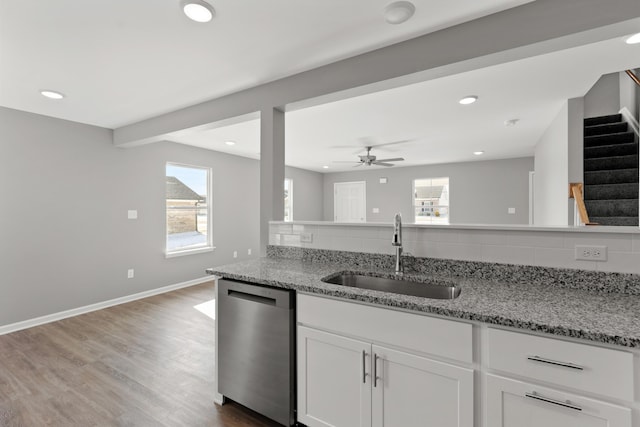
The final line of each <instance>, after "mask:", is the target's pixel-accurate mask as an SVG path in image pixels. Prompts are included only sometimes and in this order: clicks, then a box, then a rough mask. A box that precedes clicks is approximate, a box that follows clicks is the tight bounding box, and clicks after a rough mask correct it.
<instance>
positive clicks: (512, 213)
mask: <svg viewBox="0 0 640 427" xmlns="http://www.w3.org/2000/svg"><path fill="white" fill-rule="evenodd" d="M507 213H508V214H509V215H515V214H516V208H508V209H507Z"/></svg>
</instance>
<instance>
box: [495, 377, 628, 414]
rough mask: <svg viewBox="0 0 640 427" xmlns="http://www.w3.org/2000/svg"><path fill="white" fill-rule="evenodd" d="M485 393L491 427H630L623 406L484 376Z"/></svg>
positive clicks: (626, 412)
mask: <svg viewBox="0 0 640 427" xmlns="http://www.w3.org/2000/svg"><path fill="white" fill-rule="evenodd" d="M486 390H487V395H486V405H487V407H486V413H487V425H489V426H491V427H521V426H523V425H525V424H526V425H528V426H562V427H587V426H589V427H591V426H607V427H631V409H630V408H626V407H624V406H618V405H612V404H610V403H606V402H602V401H599V400H595V399H588V398H586V397H583V396H580V395H576V394H571V393H566V392H562V391H558V390H555V389H552V388H547V387H540V386H537V385H534V384H530V383H526V382H523V381H516V380H512V379H508V378H503V377H499V376H496V375H487V388H486ZM524 420H526V421H524Z"/></svg>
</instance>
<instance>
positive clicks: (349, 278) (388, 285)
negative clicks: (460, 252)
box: [322, 273, 461, 299]
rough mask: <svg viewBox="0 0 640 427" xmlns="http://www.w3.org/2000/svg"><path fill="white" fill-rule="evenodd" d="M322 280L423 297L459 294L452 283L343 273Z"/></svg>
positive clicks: (458, 288)
mask: <svg viewBox="0 0 640 427" xmlns="http://www.w3.org/2000/svg"><path fill="white" fill-rule="evenodd" d="M322 281H323V282H326V283H333V284H334V285H342V286H351V287H354V288H362V289H371V290H374V291H382V292H392V293H394V294H402V295H412V296H416V297H423V298H436V299H454V298H458V296H459V295H460V291H461V289H460V287H458V286H454V285H445V284H442V285H440V284H435V283H429V282H426V283H422V282H415V281H412V280H403V279H386V278H383V277H373V276H365V275H362V274H354V273H345V274H338V275H335V276H329V277H327V278H325V279H322Z"/></svg>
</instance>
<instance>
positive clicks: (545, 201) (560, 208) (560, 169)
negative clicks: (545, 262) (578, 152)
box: [533, 102, 569, 226]
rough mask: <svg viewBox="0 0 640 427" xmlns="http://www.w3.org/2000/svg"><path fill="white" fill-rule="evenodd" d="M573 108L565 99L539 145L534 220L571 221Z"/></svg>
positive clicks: (544, 222)
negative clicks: (569, 201) (571, 122)
mask: <svg viewBox="0 0 640 427" xmlns="http://www.w3.org/2000/svg"><path fill="white" fill-rule="evenodd" d="M568 117H569V109H568V103H567V102H565V103H564V104H563V105H562V108H561V109H560V112H559V113H558V115H557V116H556V118H555V119H554V120H553V122H551V124H550V125H549V127H548V128H547V130H546V131H545V132H544V134H543V135H542V137H541V138H540V140H539V141H538V143H537V144H536V147H535V156H534V164H535V178H534V195H533V198H534V203H533V210H534V212H533V218H534V224H535V225H539V226H549V225H568V222H569V221H568V218H569V210H568V206H569V205H568V198H569V197H568V194H569V190H568V188H569V187H568V185H569V158H568V154H569V151H568V144H569V142H568V133H569V119H568Z"/></svg>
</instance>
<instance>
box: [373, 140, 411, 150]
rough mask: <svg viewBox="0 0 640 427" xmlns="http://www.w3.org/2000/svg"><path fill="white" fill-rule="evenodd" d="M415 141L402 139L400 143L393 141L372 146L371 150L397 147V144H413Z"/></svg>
mask: <svg viewBox="0 0 640 427" xmlns="http://www.w3.org/2000/svg"><path fill="white" fill-rule="evenodd" d="M411 141H413V139H402V140H400V141H391V142H383V143H382V144H376V145H371V146H370V147H371V148H375V147H385V146H387V145H396V144H405V143H407V142H411Z"/></svg>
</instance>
